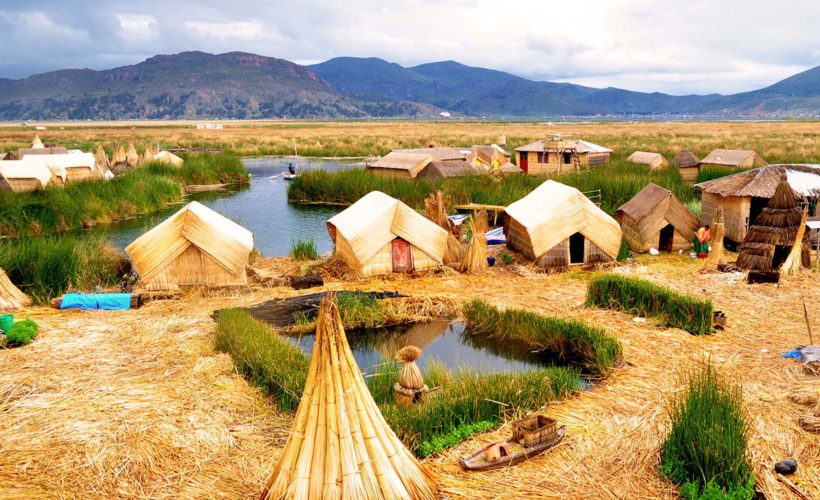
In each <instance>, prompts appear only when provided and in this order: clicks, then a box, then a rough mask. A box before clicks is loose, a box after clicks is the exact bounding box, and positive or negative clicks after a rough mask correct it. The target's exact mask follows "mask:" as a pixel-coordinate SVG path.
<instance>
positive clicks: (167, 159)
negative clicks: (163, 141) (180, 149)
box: [154, 151, 185, 167]
mask: <svg viewBox="0 0 820 500" xmlns="http://www.w3.org/2000/svg"><path fill="white" fill-rule="evenodd" d="M154 161H158V162H161V163H167V164H168V165H173V166H175V167H181V166H182V164H183V163H185V161H184V160H183V159H182V158H180V157H179V156H177V155H175V154H174V153H172V152H170V151H160V152H159V153H156V154H154Z"/></svg>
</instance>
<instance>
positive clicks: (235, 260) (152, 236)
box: [125, 201, 253, 290]
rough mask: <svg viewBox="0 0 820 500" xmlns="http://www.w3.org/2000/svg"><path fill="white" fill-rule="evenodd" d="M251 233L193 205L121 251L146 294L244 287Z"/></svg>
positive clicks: (214, 213) (206, 209) (189, 205)
mask: <svg viewBox="0 0 820 500" xmlns="http://www.w3.org/2000/svg"><path fill="white" fill-rule="evenodd" d="M252 250H253V234H251V232H250V231H248V230H247V229H245V228H243V227H242V226H240V225H239V224H237V223H235V222H233V221H231V220H230V219H228V218H226V217H224V216H222V215H220V214H218V213H216V212H214V211H213V210H211V209H210V208H207V207H206V206H204V205H202V204H200V203H198V202H196V201H194V202H191V203H189V204H188V205H186V206H185V207H184V208H183V209H182V210H180V211H179V212H177V213H175V214H174V215H172V216H171V217H169V218H168V219H166V220H165V221H163V222H162V223H161V224H159V225H157V226H156V227H154V228H153V229H151V230H150V231H148V232H147V233H145V234H143V235H142V236H140V237H139V238H137V239H136V240H135V241H134V242H132V243H131V244H130V245H128V247H127V248H126V249H125V251H126V253H128V256H129V257H130V258H131V262H132V264H133V266H134V269H135V270H136V272H137V274H138V275H139V277H140V280H141V281H142V286H143V288H144V289H145V290H177V289H179V288H180V287H184V286H238V285H246V284H247V283H248V277H247V274H246V271H245V266H246V264H247V263H248V256H249V255H250V253H251V251H252Z"/></svg>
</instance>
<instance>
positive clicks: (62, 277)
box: [0, 236, 124, 304]
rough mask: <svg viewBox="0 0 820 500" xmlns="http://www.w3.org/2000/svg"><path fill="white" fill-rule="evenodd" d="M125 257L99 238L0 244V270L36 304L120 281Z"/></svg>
mask: <svg viewBox="0 0 820 500" xmlns="http://www.w3.org/2000/svg"><path fill="white" fill-rule="evenodd" d="M123 263H124V257H123V256H122V254H120V253H119V252H118V251H117V250H116V249H114V248H113V247H111V246H110V245H109V244H108V243H107V242H106V240H104V239H101V238H96V237H85V238H80V237H75V236H44V237H40V238H25V239H20V240H2V241H0V268H2V269H5V271H6V273H7V274H8V276H9V278H10V279H11V281H12V283H14V284H15V285H17V287H18V288H19V289H20V290H22V291H23V292H24V293H26V294H27V295H28V296H29V297H31V299H32V300H33V301H34V302H35V303H37V304H45V303H47V302H48V301H50V300H51V299H52V298H54V297H59V296H60V295H62V294H64V293H65V292H67V291H71V290H92V289H95V288H96V287H98V286H99V287H102V288H105V287H108V286H111V285H115V284H117V283H118V282H119V279H120V276H121V274H122V270H123Z"/></svg>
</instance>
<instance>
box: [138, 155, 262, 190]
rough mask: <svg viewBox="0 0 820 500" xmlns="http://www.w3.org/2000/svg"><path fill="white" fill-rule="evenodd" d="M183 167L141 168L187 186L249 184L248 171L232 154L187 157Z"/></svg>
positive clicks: (155, 164)
mask: <svg viewBox="0 0 820 500" xmlns="http://www.w3.org/2000/svg"><path fill="white" fill-rule="evenodd" d="M184 160H185V161H184V163H183V164H182V166H181V167H175V166H173V165H169V164H168V163H163V162H156V161H155V162H151V163H147V164H145V165H144V166H142V167H141V168H143V169H145V170H147V171H148V172H151V173H152V174H154V175H160V176H166V177H171V178H174V179H176V180H178V181H179V182H181V183H182V184H183V185H185V186H190V185H195V184H199V185H202V184H247V183H248V182H249V181H250V177H249V175H248V171H247V170H245V167H244V166H243V165H242V160H240V159H239V157H238V156H237V155H235V154H234V153H231V152H222V153H218V154H200V155H187V156H185V158H184Z"/></svg>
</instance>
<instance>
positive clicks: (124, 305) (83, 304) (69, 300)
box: [60, 293, 131, 311]
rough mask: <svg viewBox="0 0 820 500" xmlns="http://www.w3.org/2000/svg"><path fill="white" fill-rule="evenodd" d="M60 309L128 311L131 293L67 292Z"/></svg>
mask: <svg viewBox="0 0 820 500" xmlns="http://www.w3.org/2000/svg"><path fill="white" fill-rule="evenodd" d="M60 309H82V310H83V311H90V310H96V309H104V310H107V311H126V310H128V309H131V294H130V293H67V294H65V295H63V301H62V302H61V303H60Z"/></svg>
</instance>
